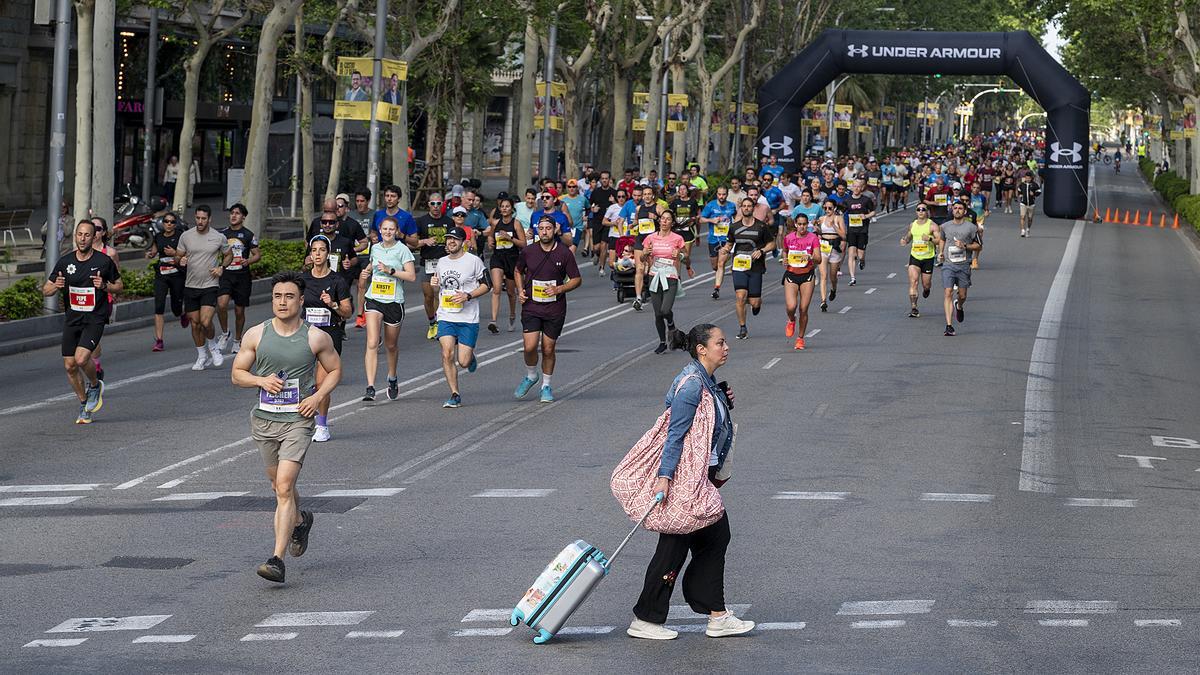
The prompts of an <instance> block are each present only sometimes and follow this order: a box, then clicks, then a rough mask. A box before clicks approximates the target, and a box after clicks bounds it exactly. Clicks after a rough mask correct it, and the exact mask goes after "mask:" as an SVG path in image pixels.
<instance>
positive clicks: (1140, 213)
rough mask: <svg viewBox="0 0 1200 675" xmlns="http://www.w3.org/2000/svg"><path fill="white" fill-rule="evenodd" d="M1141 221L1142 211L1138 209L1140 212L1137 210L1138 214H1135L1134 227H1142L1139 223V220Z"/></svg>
mask: <svg viewBox="0 0 1200 675" xmlns="http://www.w3.org/2000/svg"><path fill="white" fill-rule="evenodd" d="M1141 219H1142V210H1141V209H1138V210H1137V213H1134V214H1133V224H1134V225H1141V223H1139V222H1138V221H1139V220H1141Z"/></svg>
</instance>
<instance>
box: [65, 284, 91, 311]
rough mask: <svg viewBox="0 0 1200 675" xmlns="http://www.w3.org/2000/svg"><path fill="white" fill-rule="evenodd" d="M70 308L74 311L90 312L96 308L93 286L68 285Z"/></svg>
mask: <svg viewBox="0 0 1200 675" xmlns="http://www.w3.org/2000/svg"><path fill="white" fill-rule="evenodd" d="M67 297H68V298H70V305H71V309H73V310H74V311H76V312H91V311H94V310H95V309H96V287H95V286H70V287H68V288H67Z"/></svg>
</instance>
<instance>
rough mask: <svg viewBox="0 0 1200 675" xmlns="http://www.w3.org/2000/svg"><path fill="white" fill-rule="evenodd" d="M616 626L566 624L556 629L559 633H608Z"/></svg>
mask: <svg viewBox="0 0 1200 675" xmlns="http://www.w3.org/2000/svg"><path fill="white" fill-rule="evenodd" d="M616 629H617V627H616V626H567V627H566V628H563V629H562V630H560V631H558V634H559V635H608V634H609V633H611V632H613V631H614V630H616Z"/></svg>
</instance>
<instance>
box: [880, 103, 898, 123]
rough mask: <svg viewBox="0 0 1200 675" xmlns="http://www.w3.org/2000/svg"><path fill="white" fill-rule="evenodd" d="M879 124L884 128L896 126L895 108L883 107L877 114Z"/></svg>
mask: <svg viewBox="0 0 1200 675" xmlns="http://www.w3.org/2000/svg"><path fill="white" fill-rule="evenodd" d="M879 124H880V125H882V126H885V127H891V126H895V125H896V107H895V106H890V105H885V106H883V108H881V109H880V112H879Z"/></svg>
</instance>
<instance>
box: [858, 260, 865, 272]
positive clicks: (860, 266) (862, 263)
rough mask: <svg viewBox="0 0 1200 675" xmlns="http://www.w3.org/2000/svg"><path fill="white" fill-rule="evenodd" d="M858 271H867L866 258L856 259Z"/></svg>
mask: <svg viewBox="0 0 1200 675" xmlns="http://www.w3.org/2000/svg"><path fill="white" fill-rule="evenodd" d="M858 269H860V270H865V269H867V259H866V258H859V259H858Z"/></svg>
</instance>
